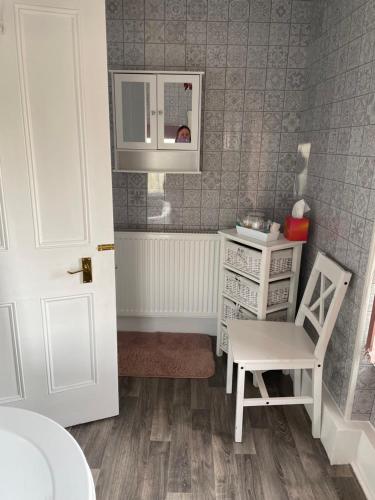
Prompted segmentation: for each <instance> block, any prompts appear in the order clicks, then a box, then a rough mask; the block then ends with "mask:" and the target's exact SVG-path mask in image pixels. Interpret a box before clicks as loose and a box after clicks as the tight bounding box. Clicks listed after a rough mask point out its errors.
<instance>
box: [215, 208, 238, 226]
mask: <svg viewBox="0 0 375 500" xmlns="http://www.w3.org/2000/svg"><path fill="white" fill-rule="evenodd" d="M236 219H237V210H236V209H235V208H221V209H220V211H219V228H228V227H234V226H235V225H236Z"/></svg>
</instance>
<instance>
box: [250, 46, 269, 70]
mask: <svg viewBox="0 0 375 500" xmlns="http://www.w3.org/2000/svg"><path fill="white" fill-rule="evenodd" d="M267 54H268V47H267V46H263V45H250V46H249V47H248V49H247V67H248V68H266V67H267Z"/></svg>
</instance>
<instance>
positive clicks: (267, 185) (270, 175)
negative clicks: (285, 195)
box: [258, 171, 277, 191]
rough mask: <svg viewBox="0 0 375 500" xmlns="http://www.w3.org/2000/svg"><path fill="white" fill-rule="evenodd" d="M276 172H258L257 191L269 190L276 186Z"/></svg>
mask: <svg viewBox="0 0 375 500" xmlns="http://www.w3.org/2000/svg"><path fill="white" fill-rule="evenodd" d="M276 176H277V174H276V172H267V171H262V172H259V178H258V190H259V191H270V190H272V191H273V190H275V188H276Z"/></svg>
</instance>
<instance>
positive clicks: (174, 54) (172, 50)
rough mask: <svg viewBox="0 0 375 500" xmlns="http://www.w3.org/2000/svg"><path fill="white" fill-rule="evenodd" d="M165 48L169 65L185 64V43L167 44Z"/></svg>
mask: <svg viewBox="0 0 375 500" xmlns="http://www.w3.org/2000/svg"><path fill="white" fill-rule="evenodd" d="M164 48H165V61H167V63H168V66H182V67H183V66H185V45H183V44H175V43H174V44H165V46H164Z"/></svg>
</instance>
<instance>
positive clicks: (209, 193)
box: [202, 186, 220, 208]
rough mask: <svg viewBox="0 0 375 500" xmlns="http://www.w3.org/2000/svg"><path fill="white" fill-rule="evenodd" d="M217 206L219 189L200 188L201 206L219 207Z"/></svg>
mask: <svg viewBox="0 0 375 500" xmlns="http://www.w3.org/2000/svg"><path fill="white" fill-rule="evenodd" d="M219 187H220V186H219ZM219 206H220V191H219V190H218V189H202V208H219Z"/></svg>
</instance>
